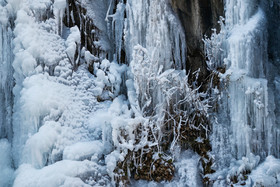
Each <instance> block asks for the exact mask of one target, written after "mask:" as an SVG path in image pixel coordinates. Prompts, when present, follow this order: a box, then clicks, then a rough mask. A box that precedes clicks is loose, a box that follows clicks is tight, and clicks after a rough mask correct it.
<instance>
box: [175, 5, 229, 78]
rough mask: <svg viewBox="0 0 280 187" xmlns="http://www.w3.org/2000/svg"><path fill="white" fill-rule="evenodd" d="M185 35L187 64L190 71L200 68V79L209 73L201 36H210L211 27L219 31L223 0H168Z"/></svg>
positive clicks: (222, 14)
mask: <svg viewBox="0 0 280 187" xmlns="http://www.w3.org/2000/svg"><path fill="white" fill-rule="evenodd" d="M170 3H171V6H172V8H173V10H174V11H175V13H176V14H177V16H178V17H179V19H180V21H181V23H182V25H183V27H184V30H185V35H186V42H187V46H188V47H187V49H188V51H187V62H186V63H187V64H186V67H187V69H188V70H190V71H191V72H194V71H196V70H197V69H199V68H200V70H201V73H200V80H199V81H204V80H205V78H206V77H207V76H208V75H209V72H208V71H207V67H206V63H205V55H204V51H203V41H202V39H203V37H204V36H205V35H206V36H210V35H211V33H212V30H211V29H213V28H216V29H217V31H219V24H218V21H219V17H220V16H224V3H223V0H170Z"/></svg>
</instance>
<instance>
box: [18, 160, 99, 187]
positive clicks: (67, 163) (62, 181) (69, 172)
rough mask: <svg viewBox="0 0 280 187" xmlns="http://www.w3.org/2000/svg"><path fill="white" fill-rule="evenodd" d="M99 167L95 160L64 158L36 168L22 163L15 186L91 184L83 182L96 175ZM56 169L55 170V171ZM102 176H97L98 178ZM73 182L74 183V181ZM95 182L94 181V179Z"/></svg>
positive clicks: (73, 186)
mask: <svg viewBox="0 0 280 187" xmlns="http://www.w3.org/2000/svg"><path fill="white" fill-rule="evenodd" d="M99 169H102V168H99V166H98V165H96V164H95V163H94V162H90V161H82V162H80V161H71V160H64V161H60V162H57V163H54V164H53V165H51V166H47V167H44V168H42V169H39V170H38V169H35V168H33V167H32V166H31V165H28V164H24V165H21V166H20V168H19V169H18V170H17V174H18V176H17V178H16V179H15V181H14V185H13V186H15V187H30V186H38V187H57V186H69V187H75V186H77V185H79V186H85V187H87V186H90V185H87V184H85V183H84V182H82V180H81V179H80V178H83V179H84V180H86V179H88V180H89V178H90V175H92V176H95V175H96V172H101V171H98V170H99ZM54 171H55V172H54ZM98 177H100V176H98V174H97V176H96V178H98ZM72 182H73V183H72ZM92 182H93V181H92Z"/></svg>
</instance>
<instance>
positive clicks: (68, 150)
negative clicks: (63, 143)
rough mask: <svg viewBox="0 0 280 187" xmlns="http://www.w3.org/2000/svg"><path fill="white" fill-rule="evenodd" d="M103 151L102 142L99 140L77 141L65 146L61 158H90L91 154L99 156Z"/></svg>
mask: <svg viewBox="0 0 280 187" xmlns="http://www.w3.org/2000/svg"><path fill="white" fill-rule="evenodd" d="M103 152H104V150H103V144H102V142H101V141H98V140H96V141H91V142H78V143H75V144H73V145H69V146H67V147H65V149H64V151H63V160H77V161H78V160H84V159H85V158H90V157H91V156H94V157H97V158H100V157H101V155H102V153H103Z"/></svg>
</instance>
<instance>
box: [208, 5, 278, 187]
mask: <svg viewBox="0 0 280 187" xmlns="http://www.w3.org/2000/svg"><path fill="white" fill-rule="evenodd" d="M265 3H266V2H262V1H248V0H245V1H244V0H226V1H225V19H223V18H222V19H221V21H220V24H221V32H220V33H219V34H217V33H216V32H214V34H213V35H212V37H211V39H210V40H207V39H206V40H205V44H206V45H205V47H206V53H207V55H208V57H209V61H208V66H209V67H210V68H211V69H212V70H216V69H218V68H225V69H226V72H225V74H220V76H221V81H222V84H221V89H222V90H221V93H220V96H219V97H220V101H219V109H218V112H217V121H216V122H214V124H213V134H212V140H211V143H212V148H213V154H214V155H215V157H216V160H217V165H216V166H215V167H216V170H218V171H220V172H217V173H218V174H216V175H214V176H215V177H217V178H219V177H218V176H219V175H221V176H224V177H225V178H226V180H224V181H223V180H222V179H223V177H221V176H220V178H219V180H218V181H220V183H219V182H216V184H217V185H222V182H221V181H223V182H225V181H227V184H235V183H238V182H239V183H238V184H242V182H240V181H246V180H247V178H248V177H247V178H246V177H244V175H248V174H249V173H251V171H252V170H254V169H255V168H256V167H257V166H258V164H259V163H260V161H264V160H265V159H266V157H267V156H269V155H273V156H275V157H278V158H279V156H280V150H279V143H280V142H279V136H280V131H279V128H278V127H277V123H276V121H275V116H274V107H275V105H274V96H273V93H272V86H271V84H269V82H268V78H267V73H269V71H266V70H267V68H268V67H269V65H268V63H269V62H268V56H267V43H268V39H267V30H266V28H267V20H266V14H265V12H264V11H265V10H264V6H265ZM232 159H237V160H239V161H236V162H235V161H233V160H232ZM270 159H272V158H271V156H269V157H267V159H266V160H267V161H266V162H267V163H268V162H270V161H269V160H270ZM278 162H279V161H275V166H278V165H279V163H278ZM277 164H278V165H277ZM225 167H230V168H231V169H230V171H229V172H221V170H223V168H225ZM273 167H274V166H273V164H272V165H271V168H270V169H271V171H270V172H271V173H273V172H274V173H273V175H277V171H275V170H273V169H272V168H273ZM259 168H261V167H259ZM266 169H268V168H266ZM259 172H266V170H264V171H262V170H261V169H260V170H259ZM275 172H276V173H275ZM227 174H228V175H227ZM266 174H267V175H269V174H268V173H266ZM271 175H272V174H271ZM234 176H235V177H236V179H237V181H234V179H233V178H234ZM215 177H214V178H215ZM217 178H215V179H214V180H217ZM249 178H250V177H249ZM252 179H253V182H252ZM250 180H251V182H252V184H255V185H256V184H261V185H264V186H266V185H275V184H276V183H277V181H278V183H279V178H277V177H276V178H274V179H273V180H272V181H273V182H268V183H266V182H267V181H266V180H264V179H263V178H261V177H260V178H259V179H256V177H255V178H254V175H252V176H251V179H248V180H247V183H246V185H249V183H250ZM254 180H255V181H254ZM233 181H234V182H233ZM248 181H249V182H248ZM224 185H226V184H224Z"/></svg>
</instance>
